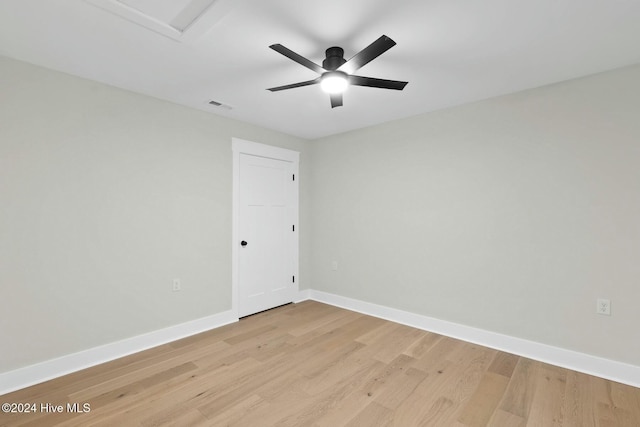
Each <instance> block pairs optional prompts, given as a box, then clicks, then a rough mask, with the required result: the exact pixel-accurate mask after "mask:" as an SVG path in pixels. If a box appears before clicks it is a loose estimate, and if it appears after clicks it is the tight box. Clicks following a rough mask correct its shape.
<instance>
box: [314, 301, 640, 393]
mask: <svg viewBox="0 0 640 427" xmlns="http://www.w3.org/2000/svg"><path fill="white" fill-rule="evenodd" d="M308 299H312V300H315V301H318V302H323V303H326V304H330V305H333V306H336V307H341V308H345V309H348V310H352V311H356V312H358V313H363V314H367V315H370V316H374V317H379V318H381V319H386V320H390V321H392V322H396V323H401V324H403V325H407V326H412V327H414V328H418V329H422V330H426V331H430V332H435V333H437V334H440V335H446V336H448V337H452V338H457V339H460V340H463V341H468V342H472V343H475V344H478V345H482V346H485V347H490V348H494V349H496V350H501V351H505V352H508V353H513V354H517V355H519V356H523V357H527V358H529V359H534V360H538V361H541V362H545V363H549V364H551V365H556V366H560V367H563V368H567V369H571V370H574V371H578V372H583V373H585V374H589V375H595V376H597V377H602V378H606V379H609V380H612V381H617V382H620V383H623V384H628V385H630V386H633V387H640V366H635V365H630V364H626V363H622V362H617V361H615V360H610V359H604V358H601V357H597V356H592V355H589V354H585V353H579V352H577V351H572V350H567V349H563V348H559V347H553V346H550V345H546V344H541V343H537V342H534V341H528V340H524V339H521V338H516V337H512V336H508V335H503V334H499V333H496V332H490V331H486V330H483V329H477V328H473V327H471V326H465V325H460V324H457V323H452V322H447V321H445V320H439V319H435V318H433V317H427V316H423V315H420V314H415V313H410V312H407V311H403V310H398V309H395V308H390V307H385V306H382V305H377V304H372V303H369V302H364V301H360V300H356V299H352V298H347V297H343V296H340V295H335V294H330V293H327V292H321V291H316V290H309V292H308Z"/></svg>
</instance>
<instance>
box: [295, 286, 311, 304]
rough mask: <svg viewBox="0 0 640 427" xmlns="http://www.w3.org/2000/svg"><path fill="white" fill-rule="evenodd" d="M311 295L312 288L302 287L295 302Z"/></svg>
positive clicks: (306, 298)
mask: <svg viewBox="0 0 640 427" xmlns="http://www.w3.org/2000/svg"><path fill="white" fill-rule="evenodd" d="M310 295H311V289H302V290H299V291H298V295H297V296H296V297H295V298H294V300H293V302H294V303H296V302H302V301H306V300H308V299H311V298H310Z"/></svg>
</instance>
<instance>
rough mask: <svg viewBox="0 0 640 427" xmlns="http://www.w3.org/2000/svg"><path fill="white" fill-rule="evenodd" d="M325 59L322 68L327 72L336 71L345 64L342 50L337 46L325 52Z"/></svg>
mask: <svg viewBox="0 0 640 427" xmlns="http://www.w3.org/2000/svg"><path fill="white" fill-rule="evenodd" d="M325 54H326V55H327V58H326V59H325V60H324V61H322V68H324V69H325V70H329V71H334V70H337V69H338V67H340V66H341V65H342V64H344V63H345V62H347V61H346V60H345V59H344V49H342V48H341V47H338V46H333V47H330V48H329V49H327V50H326V51H325Z"/></svg>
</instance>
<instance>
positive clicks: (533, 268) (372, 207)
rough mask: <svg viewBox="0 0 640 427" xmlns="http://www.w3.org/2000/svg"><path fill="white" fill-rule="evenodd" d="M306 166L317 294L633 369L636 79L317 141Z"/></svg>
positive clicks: (638, 220)
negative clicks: (607, 310)
mask: <svg viewBox="0 0 640 427" xmlns="http://www.w3.org/2000/svg"><path fill="white" fill-rule="evenodd" d="M407 90H410V86H408V87H407ZM312 161H313V163H312V186H311V194H312V197H313V229H312V241H313V245H312V253H311V255H312V257H311V260H312V261H311V262H312V268H311V275H312V277H313V288H314V289H317V290H321V291H326V292H331V293H335V294H339V295H343V296H347V297H351V298H356V299H359V300H364V301H368V302H373V303H377V304H382V305H387V306H391V307H394V308H398V309H403V310H407V311H410V312H414V313H419V314H423V315H427V316H432V317H436V318H439V319H444V320H449V321H453V322H457V323H461V324H465V325H471V326H474V327H478V328H482V329H486V330H490V331H494V332H499V333H504V334H508V335H512V336H516V337H520V338H524V339H529V340H533V341H537V342H541V343H546V344H550V345H554V346H559V347H563V348H567V349H572V350H577V351H580V352H584V353H588V354H592V355H599V356H604V357H607V358H611V359H614V360H618V361H623V362H628V363H631V364H635V365H640V339H638V337H639V335H638V325H640V309H639V301H640V262H639V261H638V255H639V254H640V66H635V67H630V68H625V69H620V70H617V71H613V72H609V73H605V74H600V75H596V76H591V77H588V78H584V79H580V80H574V81H570V82H566V83H562V84H557V85H553V86H548V87H544V88H540V89H535V90H530V91H526V92H521V93H517V94H513V95H510V96H503V97H499V98H495V99H491V100H487V101H483V102H479V103H475V104H471V105H466V106H462V107H458V108H453V109H449V110H445V111H439V112H435V113H430V114H425V115H422V116H418V117H413V118H408V119H404V120H400V121H395V122H391V123H387V124H383V125H380V126H375V127H371V128H367V129H364V130H359V131H354V132H350V133H347V134H342V135H338V136H334V137H329V138H324V139H321V140H318V141H314V143H313V146H312ZM334 260H335V261H338V263H339V268H338V270H337V271H332V270H331V262H332V261H334ZM598 297H605V298H610V299H611V301H612V316H611V317H604V316H601V315H597V314H596V313H595V306H596V298H598Z"/></svg>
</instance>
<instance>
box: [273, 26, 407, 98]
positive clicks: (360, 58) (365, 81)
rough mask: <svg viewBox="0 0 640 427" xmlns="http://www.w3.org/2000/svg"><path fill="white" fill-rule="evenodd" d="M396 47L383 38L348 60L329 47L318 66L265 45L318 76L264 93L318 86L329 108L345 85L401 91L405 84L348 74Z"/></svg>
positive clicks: (278, 45) (339, 50) (288, 52)
mask: <svg viewBox="0 0 640 427" xmlns="http://www.w3.org/2000/svg"><path fill="white" fill-rule="evenodd" d="M395 45H396V42H394V41H393V40H391V39H390V38H389V37H387V36H385V35H383V36H381V37H380V38H378V39H377V40H376V41H374V42H373V43H371V44H370V45H369V46H367V47H365V48H364V49H362V50H361V51H360V52H358V53H357V54H355V55H354V56H353V57H352V58H351V59H349V60H348V61H347V60H345V59H344V50H343V49H342V48H341V47H337V46H334V47H330V48H329V49H327V50H326V56H327V57H326V58H325V59H324V61H322V67H321V66H319V65H318V64H316V63H314V62H311V61H310V60H308V59H307V58H305V57H303V56H301V55H298V54H297V53H295V52H294V51H292V50H290V49H287V48H286V47H284V46H282V45H281V44H273V45H271V46H269V47H270V48H271V49H273V50H275V51H276V52H278V53H281V54H282V55H284V56H286V57H287V58H289V59H291V60H293V61H295V62H297V63H298V64H300V65H302V66H304V67H307V68H309V69H310V70H312V71H315V72H316V73H318V74H320V77H318V78H315V79H313V80H307V81H304V82H300V83H293V84H289V85H284V86H278V87H272V88H269V89H267V90H270V91H271V92H277V91H280V90H285V89H293V88H296V87H302V86H309V85H315V84H320V86H321V87H322V89H323V90H324V91H325V92H328V93H329V96H330V98H331V108H335V107H340V106H342V93H343V92H344V91H345V90H346V89H347V87H348V86H349V85H354V86H367V87H377V88H382V89H395V90H402V89H404V87H405V86H406V85H407V83H408V82H401V81H397V80H384V79H376V78H373V77H362V76H356V75H353V74H352V73H353V72H355V71H356V70H358V69H360V68H362V67H363V66H364V65H366V64H368V63H369V62H371V61H373V60H374V59H376V58H377V57H378V56H380V55H382V54H383V53H385V52H386V51H387V50H389V49H391V48H392V47H393V46H395Z"/></svg>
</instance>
